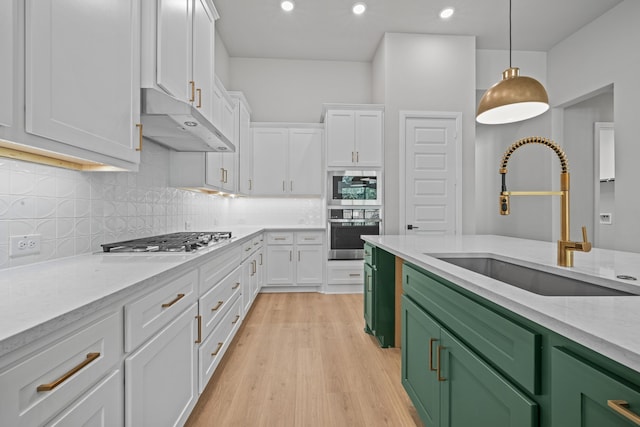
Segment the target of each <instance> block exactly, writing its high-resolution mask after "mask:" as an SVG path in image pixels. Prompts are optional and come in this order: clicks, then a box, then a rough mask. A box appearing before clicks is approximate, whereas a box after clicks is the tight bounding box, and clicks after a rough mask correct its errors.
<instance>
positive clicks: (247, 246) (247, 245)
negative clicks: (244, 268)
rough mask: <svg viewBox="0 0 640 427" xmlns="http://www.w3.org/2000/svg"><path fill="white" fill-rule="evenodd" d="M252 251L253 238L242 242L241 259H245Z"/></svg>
mask: <svg viewBox="0 0 640 427" xmlns="http://www.w3.org/2000/svg"><path fill="white" fill-rule="evenodd" d="M251 252H253V240H248V241H246V242H244V243H243V244H242V261H244V260H245V259H247V258H248V257H249V255H251Z"/></svg>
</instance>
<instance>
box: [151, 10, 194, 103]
mask: <svg viewBox="0 0 640 427" xmlns="http://www.w3.org/2000/svg"><path fill="white" fill-rule="evenodd" d="M192 4H193V0H158V29H157V31H158V34H157V46H156V49H157V53H156V54H157V68H156V73H157V75H156V80H157V83H158V86H160V87H161V88H162V89H164V90H165V91H166V92H167V93H168V94H169V95H172V96H174V97H175V98H178V99H180V100H182V101H185V102H189V101H190V100H191V89H192V87H191V85H190V83H189V82H190V81H191V28H192V13H193V10H192ZM193 90H194V92H195V87H194V88H193Z"/></svg>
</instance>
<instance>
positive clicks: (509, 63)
mask: <svg viewBox="0 0 640 427" xmlns="http://www.w3.org/2000/svg"><path fill="white" fill-rule="evenodd" d="M509 68H511V0H509Z"/></svg>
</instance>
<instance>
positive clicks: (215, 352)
mask: <svg viewBox="0 0 640 427" xmlns="http://www.w3.org/2000/svg"><path fill="white" fill-rule="evenodd" d="M222 344H224V343H222V342H219V343H218V347H217V348H216V351H214V352H213V353H211V355H212V356H217V355H218V353H220V349H221V348H222Z"/></svg>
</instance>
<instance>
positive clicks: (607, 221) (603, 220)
mask: <svg viewBox="0 0 640 427" xmlns="http://www.w3.org/2000/svg"><path fill="white" fill-rule="evenodd" d="M600 224H603V225H611V224H613V215H611V214H610V213H602V212H601V213H600Z"/></svg>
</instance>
